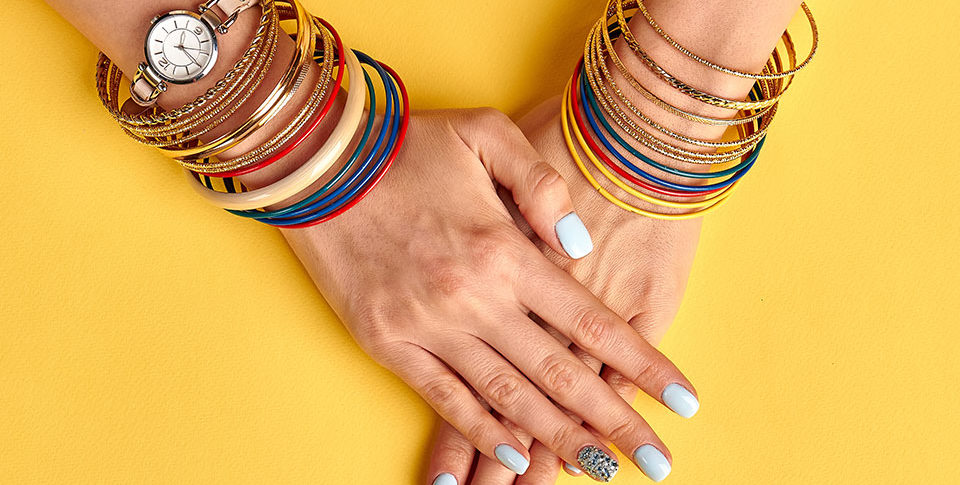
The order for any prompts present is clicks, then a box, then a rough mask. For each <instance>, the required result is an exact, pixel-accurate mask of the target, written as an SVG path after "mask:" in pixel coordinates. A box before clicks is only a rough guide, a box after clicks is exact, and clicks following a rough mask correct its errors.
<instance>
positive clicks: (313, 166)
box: [184, 49, 366, 210]
mask: <svg viewBox="0 0 960 485" xmlns="http://www.w3.org/2000/svg"><path fill="white" fill-rule="evenodd" d="M345 51H346V64H347V73H348V74H349V76H350V84H351V87H352V88H354V89H351V90H350V91H349V93H348V94H347V100H346V103H345V106H344V110H343V114H342V115H341V118H340V121H339V122H338V123H337V126H336V127H335V128H334V129H333V132H332V133H331V134H330V137H329V138H328V139H327V142H326V143H324V145H323V146H322V147H321V148H320V149H319V150H318V151H317V152H316V153H315V154H314V155H313V156H312V157H310V159H309V160H307V161H306V162H305V163H304V164H303V165H302V166H300V168H298V169H297V170H295V171H294V172H293V173H291V174H289V175H287V176H286V177H284V178H282V179H280V180H278V181H277V182H274V183H273V184H271V185H268V186H266V187H262V188H259V189H255V190H251V191H249V192H243V193H238V194H229V193H220V192H215V191H213V190H210V189H208V188H207V187H205V186H204V185H203V184H201V183H200V181H198V180H197V178H196V177H195V176H194V175H193V174H192V173H191V172H190V171H188V170H184V173H185V174H186V177H187V179H188V181H189V182H190V185H191V186H192V187H193V188H194V190H196V191H197V193H199V194H200V195H201V196H202V197H203V198H205V199H207V200H208V201H209V202H211V203H213V204H214V205H217V206H218V207H223V208H225V209H234V210H251V209H259V208H263V207H267V206H269V205H272V204H276V203H278V202H282V201H284V200H286V199H289V198H290V197H293V196H295V195H297V194H298V193H299V192H300V191H302V190H304V189H306V188H307V187H309V186H310V185H311V184H313V183H314V182H315V181H316V180H317V179H319V178H320V177H321V176H323V174H324V173H325V172H326V171H327V169H329V168H330V167H331V166H332V165H333V164H334V163H336V161H337V160H338V159H339V157H340V155H342V154H343V152H344V151H345V150H346V149H347V146H349V145H350V142H351V140H352V139H353V135H354V133H355V132H356V131H357V128H358V127H359V126H360V122H361V120H362V118H363V106H364V102H365V100H366V93H365V91H364V90H363V89H362V88H361V84H360V83H361V82H362V79H363V71H362V67H360V61H359V60H357V56H356V55H355V54H354V53H353V52H352V51H350V50H348V49H345Z"/></svg>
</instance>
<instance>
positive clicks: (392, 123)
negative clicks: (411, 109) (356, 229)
mask: <svg viewBox="0 0 960 485" xmlns="http://www.w3.org/2000/svg"><path fill="white" fill-rule="evenodd" d="M354 53H356V54H357V57H358V58H359V59H360V61H361V62H362V63H364V64H367V65H369V66H371V67H374V68H375V69H376V70H377V73H378V74H379V75H380V78H381V80H382V81H383V84H384V90H385V93H386V98H387V102H386V105H385V112H384V123H383V129H381V132H380V135H379V136H378V138H377V141H376V143H375V144H374V146H373V147H372V148H371V149H370V151H369V153H367V156H366V157H365V158H364V160H363V162H362V163H361V165H360V167H358V168H357V170H356V171H355V172H354V173H353V174H351V176H350V177H349V178H348V179H347V180H346V181H345V182H344V183H343V184H342V185H341V186H340V187H338V188H337V189H336V190H334V191H333V192H331V193H330V194H325V191H319V190H318V191H317V192H316V193H315V194H313V195H312V196H311V197H309V198H308V199H305V200H304V201H301V202H299V203H298V204H295V205H296V208H294V209H292V210H287V209H290V208H287V209H281V210H282V211H284V212H283V216H281V217H276V216H272V215H270V212H264V211H232V210H231V211H229V212H231V213H234V214H237V213H238V212H239V213H240V214H237V215H244V216H246V217H253V218H256V219H258V220H260V221H261V222H265V223H267V224H270V225H273V226H279V227H283V226H293V225H298V224H303V223H306V222H310V221H313V220H316V219H319V218H322V217H324V216H326V215H328V214H331V213H333V212H334V211H336V210H337V209H338V208H340V207H342V206H343V205H345V204H347V203H349V202H350V201H351V200H352V199H353V198H354V197H355V196H356V195H357V194H358V193H360V192H361V191H362V190H363V188H364V187H365V186H366V185H367V183H368V182H369V181H370V179H371V178H373V176H374V175H375V174H376V173H377V172H378V171H379V170H380V169H381V167H383V165H384V161H385V160H386V158H387V156H388V154H389V153H390V152H391V151H392V150H393V147H394V145H395V144H396V142H397V135H398V131H399V130H398V128H399V125H400V121H401V119H402V113H401V112H400V109H399V106H400V101H399V96H398V95H397V89H396V88H395V84H394V80H393V78H392V77H391V76H390V74H389V73H387V72H386V71H385V70H384V69H383V68H382V67H381V66H380V64H379V63H377V62H376V61H375V60H373V59H371V58H370V57H369V56H367V55H366V54H364V53H362V52H359V51H356V50H355V51H354ZM375 115H376V113H374V112H372V111H371V117H374V116H375ZM388 133H389V141H388V143H387V145H386V147H383V139H384V136H385V135H386V134H388ZM363 149H364V146H363V145H360V146H358V147H357V150H356V151H355V153H356V154H357V155H359V153H361V152H362V150H363ZM378 153H380V155H379V157H377V154H378ZM374 158H377V160H376V162H375V164H374V165H373V167H370V164H371V162H372V161H373V160H374ZM368 167H370V169H369V170H367V169H368ZM362 174H363V177H362V179H361V180H360V181H359V182H358V181H357V179H358V178H360V177H361V175H362ZM328 185H329V184H328ZM325 188H327V189H328V188H329V187H326V186H325ZM348 189H349V190H348ZM345 191H346V193H344V192H345ZM341 194H342V195H341ZM271 212H276V211H271ZM251 213H252V214H251Z"/></svg>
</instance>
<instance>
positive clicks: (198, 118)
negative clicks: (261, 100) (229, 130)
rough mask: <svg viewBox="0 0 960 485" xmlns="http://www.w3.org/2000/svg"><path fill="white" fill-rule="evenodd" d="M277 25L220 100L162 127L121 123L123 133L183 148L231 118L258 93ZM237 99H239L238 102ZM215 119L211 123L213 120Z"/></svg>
mask: <svg viewBox="0 0 960 485" xmlns="http://www.w3.org/2000/svg"><path fill="white" fill-rule="evenodd" d="M278 23H279V21H278V20H277V19H276V18H275V19H274V21H273V22H271V25H270V27H269V30H268V32H267V36H266V43H265V44H264V45H266V46H269V48H267V49H261V51H260V52H258V53H257V55H256V56H255V57H254V59H253V62H251V63H250V64H249V65H248V66H247V68H246V69H244V70H243V71H242V72H241V74H240V75H239V76H238V77H237V79H236V82H235V83H233V84H232V85H231V86H230V87H229V88H227V89H225V90H223V91H222V93H223V96H222V97H218V98H215V99H211V100H210V101H208V104H207V105H206V106H204V107H202V108H201V109H199V110H197V111H196V112H194V113H192V114H191V115H190V116H187V117H183V118H179V119H177V120H174V121H172V122H169V123H167V124H164V125H157V126H130V125H125V124H124V123H121V126H122V127H123V128H124V131H125V132H126V133H127V134H128V135H130V136H131V137H133V138H134V139H136V140H137V141H139V142H140V143H143V144H145V145H149V146H154V147H164V146H168V145H170V144H171V141H170V140H171V139H173V140H175V142H176V143H177V144H180V145H182V144H185V143H187V142H189V141H192V140H194V139H197V138H199V137H200V136H201V135H203V134H205V133H207V132H209V131H210V130H212V129H213V128H215V127H216V126H218V125H219V124H221V123H223V122H224V121H226V120H227V119H228V118H229V117H230V116H232V115H233V113H235V112H236V111H237V110H238V109H239V108H240V107H241V106H243V104H244V103H246V102H247V101H248V100H249V99H250V97H251V95H252V94H253V93H254V92H255V91H256V90H257V88H258V87H259V86H260V84H261V83H262V82H263V79H264V77H265V75H266V73H267V72H268V71H269V69H270V66H271V65H272V63H273V58H274V55H275V54H276V46H277V42H276V39H277V30H278V29H279V25H278ZM238 97H239V98H238ZM214 117H217V118H216V119H214V120H212V121H211V119H212V118H214Z"/></svg>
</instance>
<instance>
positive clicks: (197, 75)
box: [130, 0, 257, 106]
mask: <svg viewBox="0 0 960 485" xmlns="http://www.w3.org/2000/svg"><path fill="white" fill-rule="evenodd" d="M219 3H221V0H209V1H207V2H206V3H203V4H201V5H200V7H199V8H198V11H197V12H191V11H189V10H171V11H169V12H167V13H165V14H162V15H158V16H156V17H154V18H153V19H152V20H151V21H150V29H149V30H148V31H147V36H146V39H145V40H144V43H143V51H144V55H145V56H146V62H141V63H140V65H139V67H138V68H137V72H136V74H134V76H133V82H132V83H130V96H131V99H132V100H133V101H134V102H136V103H137V104H139V105H140V106H150V105H152V104H154V103H156V102H157V97H158V96H159V95H160V93H162V92H164V91H166V90H167V83H168V82H170V83H174V84H190V83H193V82H196V81H197V80H199V79H201V78H203V77H204V76H206V75H207V74H208V73H209V72H210V70H212V69H213V66H214V65H216V63H217V56H218V54H219V47H218V45H217V36H216V33H215V32H218V33H220V34H221V35H226V33H227V30H228V29H229V28H230V26H231V25H233V22H234V21H236V20H237V16H238V15H239V14H240V12H242V11H244V10H246V9H248V8H250V7H251V6H253V5H255V4H256V3H257V2H256V0H249V1H245V2H237V1H236V0H222V3H223V5H222V6H223V7H225V13H226V11H227V10H229V11H230V13H228V14H227V18H226V19H221V18H220V16H219V15H217V14H216V13H215V12H214V11H213V10H212V9H213V7H214V6H215V5H217V4H219ZM227 4H230V5H229V6H227ZM180 69H183V72H180Z"/></svg>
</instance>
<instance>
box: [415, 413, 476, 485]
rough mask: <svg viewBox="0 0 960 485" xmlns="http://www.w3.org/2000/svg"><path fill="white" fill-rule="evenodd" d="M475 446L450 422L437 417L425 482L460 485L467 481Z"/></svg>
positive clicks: (434, 484) (435, 484) (431, 484)
mask: <svg viewBox="0 0 960 485" xmlns="http://www.w3.org/2000/svg"><path fill="white" fill-rule="evenodd" d="M475 455H476V447H474V446H473V443H470V441H469V440H467V439H466V438H465V437H464V436H463V435H462V434H460V432H459V431H457V429H456V428H454V427H453V426H450V423H448V422H446V421H444V420H443V419H439V420H438V422H437V435H436V438H435V439H434V443H433V453H432V454H431V455H430V467H429V469H428V473H427V483H428V484H430V485H461V484H466V483H467V476H468V475H469V474H470V466H471V465H473V458H474V456H475Z"/></svg>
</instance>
